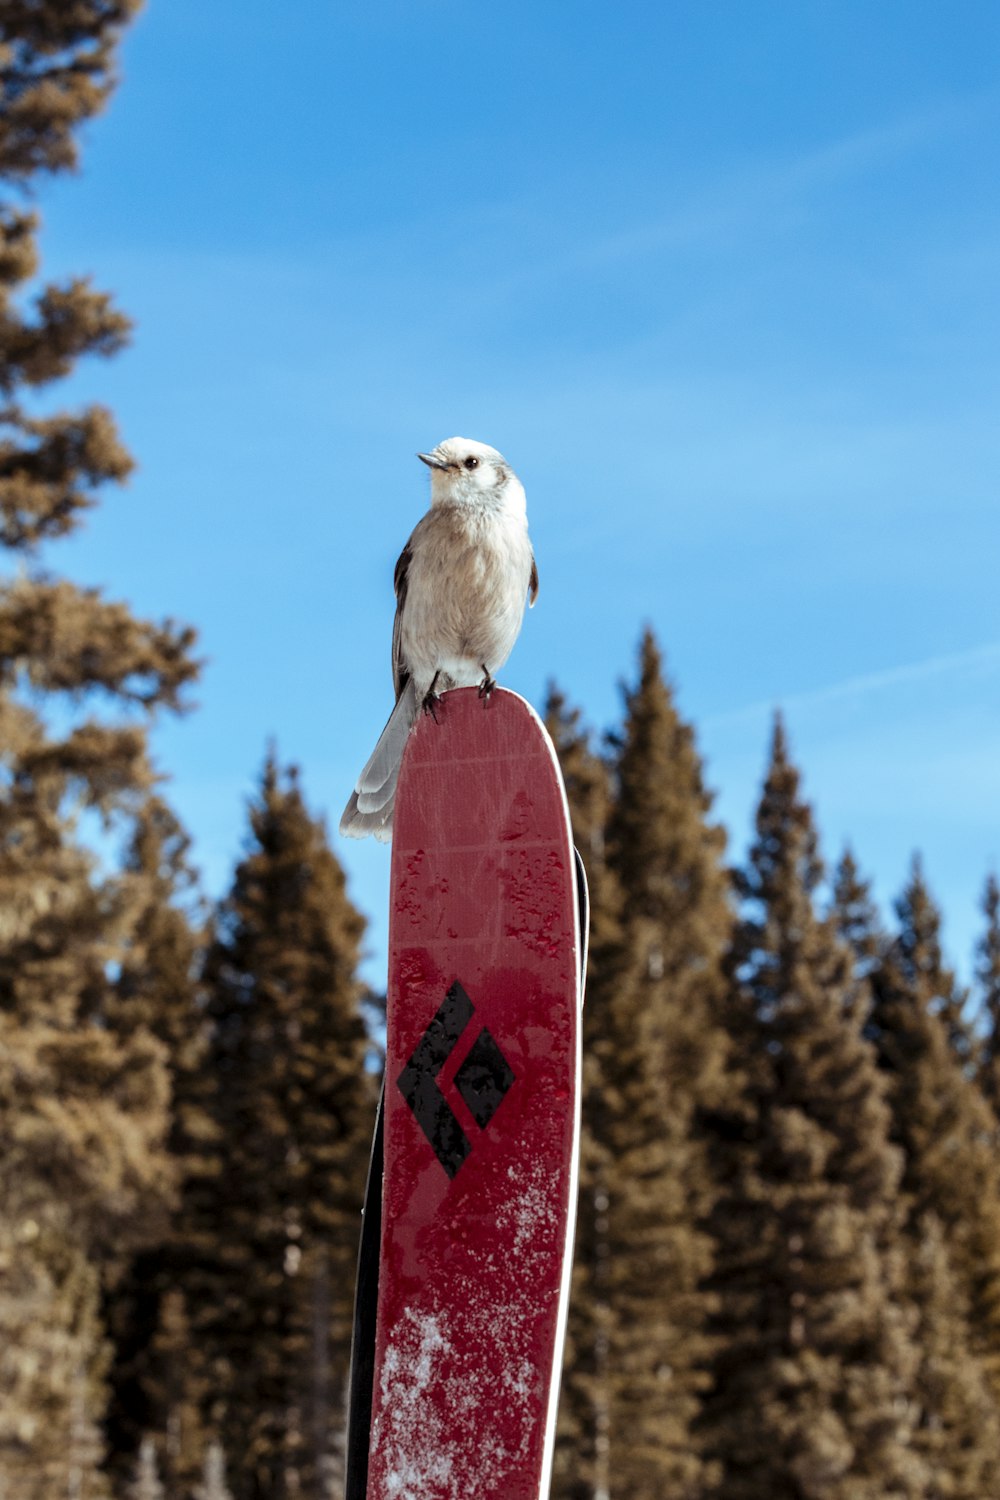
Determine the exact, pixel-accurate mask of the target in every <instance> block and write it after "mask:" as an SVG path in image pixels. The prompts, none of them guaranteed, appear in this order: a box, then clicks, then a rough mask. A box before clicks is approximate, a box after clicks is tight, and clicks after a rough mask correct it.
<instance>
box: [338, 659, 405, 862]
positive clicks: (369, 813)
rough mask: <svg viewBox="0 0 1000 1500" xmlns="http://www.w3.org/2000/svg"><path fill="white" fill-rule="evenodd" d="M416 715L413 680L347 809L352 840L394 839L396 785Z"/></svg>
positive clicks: (343, 827)
mask: <svg viewBox="0 0 1000 1500" xmlns="http://www.w3.org/2000/svg"><path fill="white" fill-rule="evenodd" d="M416 714H417V709H416V696H415V693H414V688H413V683H412V681H410V682H407V683H406V685H405V687H404V688H403V691H402V692H401V693H400V695H399V698H398V699H397V700H396V706H395V708H394V709H393V711H392V713H391V714H390V715H389V722H388V723H387V724H386V726H385V728H384V729H383V731H382V733H381V734H380V735H379V737H378V743H377V745H376V746H375V749H374V750H373V751H372V753H371V755H370V756H369V758H368V761H367V762H366V764H365V767H364V769H363V770H362V772H361V775H360V776H359V777H358V781H357V785H356V786H355V788H354V791H353V792H352V794H351V798H350V801H349V802H348V804H347V806H346V808H345V809H344V815H343V817H342V818H341V820H340V831H341V833H342V834H345V835H346V836H347V837H348V838H359V839H360V838H364V837H365V835H366V834H369V833H374V835H375V837H376V838H377V839H382V840H387V839H389V838H390V837H391V835H392V808H393V802H394V801H395V797H396V782H397V781H398V780H399V768H400V765H401V764H402V760H403V750H404V749H405V747H406V741H407V739H408V737H409V733H410V730H411V729H412V727H413V721H414V719H415V718H416Z"/></svg>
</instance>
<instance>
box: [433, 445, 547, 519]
mask: <svg viewBox="0 0 1000 1500" xmlns="http://www.w3.org/2000/svg"><path fill="white" fill-rule="evenodd" d="M417 457H418V458H419V459H422V460H423V462H424V463H425V464H426V465H427V467H428V468H429V469H430V471H431V504H432V505H498V506H500V505H502V506H514V507H515V508H517V509H523V508H524V490H523V489H522V488H521V483H520V481H519V479H518V478H517V475H516V474H515V473H514V471H513V469H512V468H511V467H510V465H509V464H508V462H507V460H506V459H505V458H504V456H503V454H502V453H498V452H497V450H496V449H495V448H491V447H490V446H489V444H488V443H477V442H475V441H474V440H473V439H472V438H462V437H453V438H446V439H445V441H444V442H443V443H438V445H437V447H436V448H434V449H432V450H431V452H430V453H418V454H417Z"/></svg>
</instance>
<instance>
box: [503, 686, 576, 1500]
mask: <svg viewBox="0 0 1000 1500" xmlns="http://www.w3.org/2000/svg"><path fill="white" fill-rule="evenodd" d="M505 691H506V692H510V689H509V688H508V689H505ZM510 696H511V697H512V698H520V694H519V693H511V694H510ZM520 701H521V702H522V703H523V704H524V706H525V708H527V710H528V712H529V714H530V715H531V716H532V718H533V719H534V720H535V723H536V724H537V726H538V728H539V729H540V731H541V735H542V739H543V740H544V742H545V744H546V745H547V746H548V750H549V754H550V755H551V757H552V764H553V766H554V767H555V772H556V780H557V781H558V783H559V794H560V796H561V797H562V804H563V812H564V814H565V817H566V834H567V841H568V844H569V853H570V870H571V878H572V881H573V933H574V941H573V948H574V952H575V955H576V990H577V1010H576V1015H575V1017H574V1020H575V1023H576V1024H575V1028H574V1036H575V1043H574V1059H573V1067H574V1069H575V1079H576V1083H575V1087H574V1089H573V1140H572V1145H571V1148H570V1164H569V1203H568V1205H567V1209H566V1248H565V1252H564V1254H563V1268H562V1280H561V1282H560V1286H559V1308H558V1312H557V1314H556V1341H555V1348H554V1350H553V1358H552V1380H551V1383H550V1386H549V1404H548V1410H547V1411H546V1415H545V1435H544V1440H543V1441H544V1447H543V1449H542V1472H541V1479H540V1482H539V1486H538V1500H548V1495H549V1490H550V1489H551V1486H552V1461H553V1459H554V1457H555V1445H556V1419H557V1417H558V1415H559V1394H560V1390H561V1386H562V1361H563V1349H564V1347H565V1343H566V1324H567V1321H568V1318H569V1294H570V1285H571V1282H572V1278H573V1249H574V1244H575V1238H576V1207H577V1197H578V1195H579V1177H580V1108H581V1095H582V1092H583V1089H582V1083H583V1078H582V1072H583V1067H582V1062H583V1052H582V1032H583V1009H582V1002H583V986H584V981H585V978H586V970H585V943H586V941H587V939H586V935H584V934H581V932H580V902H579V898H578V895H577V890H576V855H575V853H574V847H573V825H572V823H571V821H570V815H569V802H568V801H567V798H566V784H565V782H564V781H563V776H562V768H561V767H560V765H559V757H558V755H557V754H556V747H555V745H554V744H553V743H552V737H551V736H550V734H549V732H548V730H547V729H546V728H545V725H544V724H543V722H542V719H541V717H540V716H539V714H538V713H537V712H536V710H535V709H534V708H533V707H532V706H531V704H530V703H529V702H528V700H527V699H526V698H520Z"/></svg>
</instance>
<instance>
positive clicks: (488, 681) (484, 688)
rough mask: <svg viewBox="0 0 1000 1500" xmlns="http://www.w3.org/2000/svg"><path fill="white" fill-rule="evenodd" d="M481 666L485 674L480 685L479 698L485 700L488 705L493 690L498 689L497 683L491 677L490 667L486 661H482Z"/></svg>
mask: <svg viewBox="0 0 1000 1500" xmlns="http://www.w3.org/2000/svg"><path fill="white" fill-rule="evenodd" d="M479 665H480V666H481V667H482V669H483V673H484V676H483V680H482V682H481V683H480V684H479V696H480V698H483V699H485V701H486V702H487V703H488V702H489V701H490V696H491V694H492V692H493V689H494V688H495V687H496V681H495V679H494V678H492V677H491V676H490V670H489V667H488V666H487V665H486V663H485V662H484V661H481V662H480V663H479Z"/></svg>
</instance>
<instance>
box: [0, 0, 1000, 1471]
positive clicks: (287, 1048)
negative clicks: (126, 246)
mask: <svg viewBox="0 0 1000 1500" xmlns="http://www.w3.org/2000/svg"><path fill="white" fill-rule="evenodd" d="M137 8H138V0H0V78H2V87H3V96H2V106H0V389H2V403H3V404H2V408H0V541H2V544H3V547H4V549H5V562H4V567H3V572H2V575H0V902H2V904H0V1500H330V1497H334V1496H339V1495H340V1494H341V1492H342V1486H343V1461H344V1451H343V1445H344V1421H345V1386H346V1377H347V1370H348V1361H349V1354H350V1336H351V1317H352V1300H353V1285H354V1270H355V1259H356V1253H357V1241H358V1233H359V1223H360V1218H359V1214H360V1205H361V1198H362V1194H363V1190H364V1179H365V1172H366V1169H367V1160H368V1151H369V1145H370V1138H371V1131H372V1124H373V1118H374V1107H375V1100H376V1097H377V1072H378V1036H379V1032H378V1023H377V1015H378V1000H379V997H377V996H372V995H371V994H370V993H368V992H367V991H366V989H365V986H364V985H363V984H362V982H361V980H360V978H359V962H360V956H361V950H362V938H363V929H364V922H363V919H362V917H361V915H360V914H359V913H358V911H357V910H355V909H354V907H353V906H352V903H351V901H350V899H349V897H348V894H347V889H346V883H345V877H344V874H343V871H342V869H341V867H340V864H339V862H338V858H337V855H336V853H335V852H334V849H333V848H332V847H331V843H330V841H329V839H328V836H327V831H326V828H325V824H324V821H323V819H322V818H321V817H320V816H318V815H317V813H316V811H315V810H314V809H313V808H312V807H311V806H310V802H309V798H308V794H307V791H306V785H305V782H306V773H307V771H308V768H306V773H302V775H301V776H300V772H299V771H298V769H296V768H295V767H292V766H288V765H285V764H283V763H282V761H281V760H280V757H279V755H278V752H277V751H271V752H269V753H268V754H267V756H266V758H265V760H264V764H263V768H262V771H261V774H260V778H259V783H258V786H257V790H256V794H255V796H254V799H253V801H252V804H251V806H250V808H249V812H248V824H247V827H246V830H245V841H244V846H243V849H242V852H241V854H240V857H239V862H238V864H237V866H236V869H235V875H234V878H233V880H232V885H231V888H230V889H229V891H228V894H227V895H226V896H225V898H224V899H223V900H222V901H221V903H219V904H217V905H214V906H213V905H211V904H210V903H209V902H208V901H207V900H206V898H205V897H204V895H203V894H202V892H201V891H200V889H199V885H198V879H197V876H196V874H195V871H194V869H193V866H192V862H191V858H190V855H189V844H188V839H187V836H186V834H185V830H184V828H183V827H182V826H181V825H180V822H179V821H178V818H177V816H176V815H175V813H174V812H173V811H172V809H171V806H170V801H169V794H168V790H165V781H164V776H163V771H164V770H167V771H169V767H166V768H161V767H159V766H158V765H155V764H154V762H153V759H152V758H151V752H150V747H149V733H150V730H151V729H152V727H153V726H154V725H155V724H156V723H157V722H159V721H161V720H163V719H164V718H165V717H169V716H171V715H176V714H178V713H180V712H182V711H183V710H184V709H185V708H186V707H187V705H188V703H189V700H190V695H191V690H192V688H193V686H194V684H195V682H196V681H197V678H198V674H199V646H198V642H197V639H196V635H195V630H194V629H193V628H192V627H189V626H188V625H186V624H180V623H178V622H176V621H175V620H172V619H164V620H152V619H142V618H139V617H137V615H136V614H135V613H133V611H132V609H131V608H130V607H129V605H128V604H127V603H124V602H122V601H121V600H119V599H117V598H114V597H110V596H108V595H106V594H105V593H104V592H102V591H100V590H98V589H96V588H93V587H90V586H88V585H87V584H86V582H76V581H71V580H70V579H69V578H68V577H62V576H60V573H59V548H58V545H57V544H58V542H59V539H61V538H63V537H66V536H68V535H69V534H70V533H72V532H73V531H74V529H75V528H76V527H78V526H79V525H80V524H81V522H82V521H83V519H84V518H85V516H86V514H87V512H88V510H89V509H90V508H91V507H92V506H94V505H96V504H98V503H99V501H100V498H101V493H102V491H103V490H104V489H105V488H106V487H107V486H110V485H114V484H116V483H118V482H120V481H122V480H123V479H125V477H126V476H127V475H128V473H129V470H130V468H131V464H132V460H131V458H130V455H129V453H128V452H127V451H126V449H125V447H124V446H123V443H122V440H121V438H120V437H119V435H118V432H117V430H116V425H115V420H114V418H113V416H112V414H111V413H110V412H109V411H108V410H105V409H103V408H101V407H99V406H91V407H89V408H86V409H84V410H78V409H72V410H70V409H61V407H60V403H59V400H58V392H59V382H60V381H61V380H62V379H63V378H64V377H66V376H68V375H69V373H70V372H71V371H72V370H73V368H74V366H75V364H76V362H77V361H78V360H81V359H83V358H85V357H88V356H99V357H101V358H109V357H113V356H114V355H115V354H116V353H117V352H118V351H119V350H120V349H121V348H122V347H123V345H124V344H125V343H126V342H127V340H128V337H129V322H128V318H127V316H126V314H125V313H123V312H122V311H120V310H119V309H118V308H117V307H116V305H115V302H114V299H113V298H112V297H111V296H110V295H109V294H108V293H106V292H105V291H103V290H101V289H100V288H99V287H97V286H95V285H93V284H91V282H90V281H89V280H86V279H78V280H72V281H69V282H66V283H60V284H52V285H46V284H44V283H43V284H41V285H40V286H39V284H38V282H37V280H36V276H37V272H38V267H39V235H40V232H41V229H42V224H41V219H40V216H39V212H38V209H37V207H36V197H37V195H38V194H39V193H40V192H42V190H43V189H44V184H45V181H46V180H47V179H49V178H51V176H52V175H53V174H58V173H63V172H66V171H69V170H71V169H74V168H75V167H76V166H77V165H78V154H79V146H80V130H81V127H82V126H83V125H84V124H85V122H86V121H87V120H88V119H90V118H91V117H92V116H93V115H95V114H96V113H97V112H98V111H99V110H100V109H101V108H102V106H103V105H104V103H105V101H106V99H107V98H108V96H109V94H110V92H111V90H112V88H113V86H114V84H115V56H116V46H117V43H118V39H119V36H120V33H121V31H122V29H123V28H124V27H125V26H127V24H128V23H129V21H130V19H131V17H132V15H133V13H134V12H135V11H136V10H137ZM42 398H44V399H42ZM40 412H44V414H40ZM42 548H44V559H45V560H44V566H43V565H42V562H41V560H40V549H42ZM626 665H627V664H626ZM566 687H567V690H571V689H572V684H571V683H569V684H566ZM544 714H545V718H546V723H547V726H548V729H549V732H550V734H551V735H552V738H553V740H554V742H555V744H556V747H557V750H558V753H559V756H560V760H561V764H562V768H563V773H564V777H565V781H566V786H567V792H568V797H569V803H570V809H571V813H572V819H573V824H574V833H575V839H576V843H577V845H578V847H579V849H580V850H581V852H582V855H583V859H584V862H585V865H586V867H587V871H588V876H589V882H590V891H591V900H592V934H591V948H590V963H589V974H588V991H587V1004H586V1008H585V1012H584V1048H583V1051H584V1105H583V1140H582V1161H581V1177H580V1196H579V1217H578V1229H577V1242H576V1259H575V1270H574V1282H573V1295H572V1302H571V1310H570V1319H569V1330H568V1336H567V1348H566V1360H565V1370H564V1377H563V1385H562V1398H561V1406H560V1415H559V1427H558V1442H557V1452H556V1466H555V1478H554V1484H553V1496H554V1497H555V1500H990V1497H1000V1168H998V1144H1000V886H998V883H997V880H996V878H995V876H994V875H991V874H990V873H989V872H988V871H983V872H982V877H983V881H984V890H983V898H982V923H981V940H980V947H979V958H978V966H977V970H976V974H975V979H974V983H973V985H972V988H971V990H970V989H969V988H967V987H965V986H963V985H962V984H961V983H959V982H958V980H957V979H956V976H955V973H954V972H953V971H952V969H951V968H950V967H949V963H948V960H947V958H946V956H945V954H944V953H943V952H942V945H941V940H940V923H941V914H940V911H939V909H938V907H937V905H936V904H935V898H934V894H933V871H927V872H925V870H924V868H923V867H922V865H921V863H920V860H919V858H915V860H914V863H913V866H912V870H911V873H910V877H909V879H908V881H907V883H906V885H905V888H904V889H903V890H902V891H900V892H899V895H898V899H897V900H896V902H895V905H894V908H893V910H892V911H891V912H884V911H880V910H878V909H877V908H876V905H875V904H874V901H873V899H872V896H871V894H870V889H869V885H868V883H867V881H866V874H865V867H864V850H863V849H858V850H857V851H854V850H845V851H827V850H822V849H821V848H820V845H819V839H818V835H817V827H816V823H815V821H814V814H813V811H812V808H811V806H810V803H809V800H808V796H807V793H806V791H805V790H804V787H803V777H802V773H801V772H800V769H799V767H798V766H797V765H796V763H795V759H794V756H793V751H792V748H791V747H790V744H789V740H788V738H787V737H786V732H785V728H784V726H783V724H782V722H781V720H780V719H778V720H776V722H775V723H774V727H773V737H772V740H771V743H770V760H769V764H768V767H767V771H766V777H765V780H764V782H763V785H762V787H761V789H760V798H759V804H758V806H757V811H756V835H755V838H754V841H753V843H752V847H751V849H750V852H749V855H748V857H747V859H746V862H745V863H744V864H742V865H740V866H739V867H735V868H734V867H733V866H732V864H731V863H730V860H729V857H728V856H727V849H726V840H725V836H724V833H723V830H722V828H721V827H720V826H719V824H718V823H717V822H716V821H714V819H713V812H712V796H711V793H710V791H709V790H708V788H707V786H706V783H705V779H704V774H703V767H702V763H701V760H700V757H699V749H698V742H697V735H696V732H695V728H694V726H693V725H691V724H689V723H687V722H685V721H684V719H683V718H682V717H681V716H680V715H679V712H678V709H677V707H676V704H675V700H674V694H673V689H672V685H671V681H670V678H669V675H668V673H667V670H666V668H665V665H664V660H663V656H662V655H661V649H660V646H659V645H658V643H657V640H656V639H655V638H654V636H653V634H652V633H651V632H649V631H646V632H645V633H644V634H643V635H642V636H641V639H640V641H639V645H638V654H637V660H636V662H635V663H634V664H633V665H632V668H631V677H630V685H629V686H628V688H627V691H626V693H625V696H624V702H623V705H622V711H621V716H620V720H619V722H617V723H616V724H614V725H613V726H612V727H611V729H610V731H609V732H608V733H606V734H602V735H599V734H596V733H594V732H593V731H591V730H590V729H588V728H587V727H586V724H585V721H584V719H583V718H582V716H581V712H580V710H579V709H578V707H577V706H576V705H575V703H574V702H573V700H572V699H571V697H568V696H565V695H564V691H563V688H562V687H561V686H560V687H555V686H553V687H552V689H551V691H550V694H549V698H548V702H547V704H546V705H545V706H544ZM763 748H764V747H762V749H763ZM914 838H915V842H917V843H919V830H915V831H914ZM235 853H236V851H234V854H235ZM373 1017H374V1019H373Z"/></svg>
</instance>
